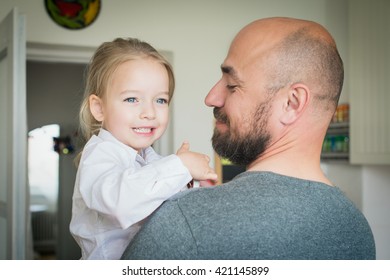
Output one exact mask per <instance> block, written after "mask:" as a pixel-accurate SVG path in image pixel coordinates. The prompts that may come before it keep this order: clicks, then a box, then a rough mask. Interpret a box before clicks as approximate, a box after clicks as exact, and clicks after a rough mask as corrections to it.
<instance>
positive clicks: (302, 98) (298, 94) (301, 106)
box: [281, 84, 310, 125]
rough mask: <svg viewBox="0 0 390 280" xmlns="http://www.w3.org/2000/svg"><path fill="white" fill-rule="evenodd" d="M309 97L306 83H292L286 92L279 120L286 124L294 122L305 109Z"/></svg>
mask: <svg viewBox="0 0 390 280" xmlns="http://www.w3.org/2000/svg"><path fill="white" fill-rule="evenodd" d="M309 98H310V91H309V89H308V87H307V86H306V85H303V84H294V85H293V86H292V87H291V88H290V89H289V91H288V92H287V95H286V98H285V102H284V104H283V114H282V117H281V122H282V123H283V124H286V125H288V124H292V123H293V122H295V121H296V120H297V119H298V118H299V116H300V115H301V114H302V113H303V111H304V110H305V108H306V106H307V104H308V103H309Z"/></svg>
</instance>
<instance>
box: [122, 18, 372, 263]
mask: <svg viewBox="0 0 390 280" xmlns="http://www.w3.org/2000/svg"><path fill="white" fill-rule="evenodd" d="M221 70H222V77H221V79H220V80H219V81H218V82H217V83H216V84H215V86H214V87H213V88H212V89H211V91H210V92H209V93H208V95H207V96H206V99H205V103H206V105H207V106H209V107H213V108H214V109H213V110H214V117H215V120H216V125H215V131H214V135H213V137H212V144H213V148H214V150H215V151H216V152H217V153H218V154H219V155H220V156H222V157H224V158H228V159H229V160H231V161H232V162H234V163H236V164H240V165H245V166H246V167H247V170H246V172H244V173H242V174H240V175H238V176H237V177H235V178H234V179H233V180H232V181H230V182H228V183H226V184H223V185H221V186H216V187H209V188H199V189H193V190H190V191H187V192H183V193H180V194H179V195H176V196H175V197H173V198H171V199H170V200H168V201H166V202H165V203H164V204H163V205H162V206H161V208H160V209H159V210H158V211H157V212H156V213H154V214H153V215H152V216H151V218H150V219H149V221H148V222H147V223H146V224H145V226H144V228H143V229H142V230H141V231H140V232H139V233H138V235H137V236H136V238H135V239H134V240H133V241H132V243H131V244H130V245H129V246H128V248H127V249H126V251H125V253H124V255H123V256H122V258H123V259H182V260H184V259H203V260H208V259H375V243H374V239H373V235H372V232H371V229H370V226H369V224H368V223H367V220H366V219H365V217H364V216H363V214H362V213H361V212H360V211H359V210H358V209H357V208H356V207H355V205H354V204H353V203H352V202H351V201H350V200H349V199H348V198H347V197H346V196H345V195H344V194H343V193H342V191H341V190H340V189H339V188H338V187H337V186H335V185H334V184H333V183H332V182H331V181H330V180H329V179H328V178H327V177H326V176H325V174H324V173H323V172H322V170H321V167H320V154H321V148H322V142H323V139H324V137H325V134H326V131H327V128H328V126H329V123H330V121H331V118H332V116H333V114H334V112H335V110H336V107H337V103H338V100H339V96H340V93H341V89H342V85H343V79H344V77H343V75H344V70H343V62H342V60H341V58H340V56H339V53H338V51H337V47H336V43H335V41H334V39H333V38H332V36H331V35H330V34H329V32H328V31H327V30H326V29H325V28H324V27H322V26H321V25H319V24H317V23H315V22H311V21H305V20H299V19H292V18H266V19H260V20H257V21H254V22H252V23H250V24H248V25H247V26H245V27H244V28H243V29H242V30H241V31H240V32H239V33H238V34H237V36H236V37H235V38H234V40H233V42H232V44H231V46H230V49H229V52H228V54H227V57H226V59H225V60H224V62H223V63H222V66H221Z"/></svg>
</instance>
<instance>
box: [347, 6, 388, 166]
mask: <svg viewBox="0 0 390 280" xmlns="http://www.w3.org/2000/svg"><path fill="white" fill-rule="evenodd" d="M389 11H390V1H387V0H378V1H375V4H374V5H373V4H372V3H370V1H353V5H350V6H349V31H348V33H349V37H348V45H349V51H348V53H349V55H348V61H349V63H348V67H347V69H346V78H347V79H348V81H349V90H350V93H349V95H350V98H349V99H350V106H351V111H350V124H351V130H350V136H351V137H350V148H351V150H350V163H352V164H390V110H389V109H388V108H387V107H388V105H389V104H390V81H389V78H390V33H389V30H390V28H389V26H390V17H389V16H388V12H389Z"/></svg>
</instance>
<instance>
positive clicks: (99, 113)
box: [89, 94, 104, 122]
mask: <svg viewBox="0 0 390 280" xmlns="http://www.w3.org/2000/svg"><path fill="white" fill-rule="evenodd" d="M89 108H90V110H91V114H92V116H93V117H94V118H95V120H97V121H98V122H102V121H103V120H104V111H103V101H102V100H101V99H100V97H98V96H97V95H95V94H91V95H90V96H89Z"/></svg>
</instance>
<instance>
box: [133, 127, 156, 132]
mask: <svg viewBox="0 0 390 280" xmlns="http://www.w3.org/2000/svg"><path fill="white" fill-rule="evenodd" d="M134 130H135V131H136V132H143V133H145V132H150V131H151V130H152V129H151V128H144V127H141V128H135V129H134Z"/></svg>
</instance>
